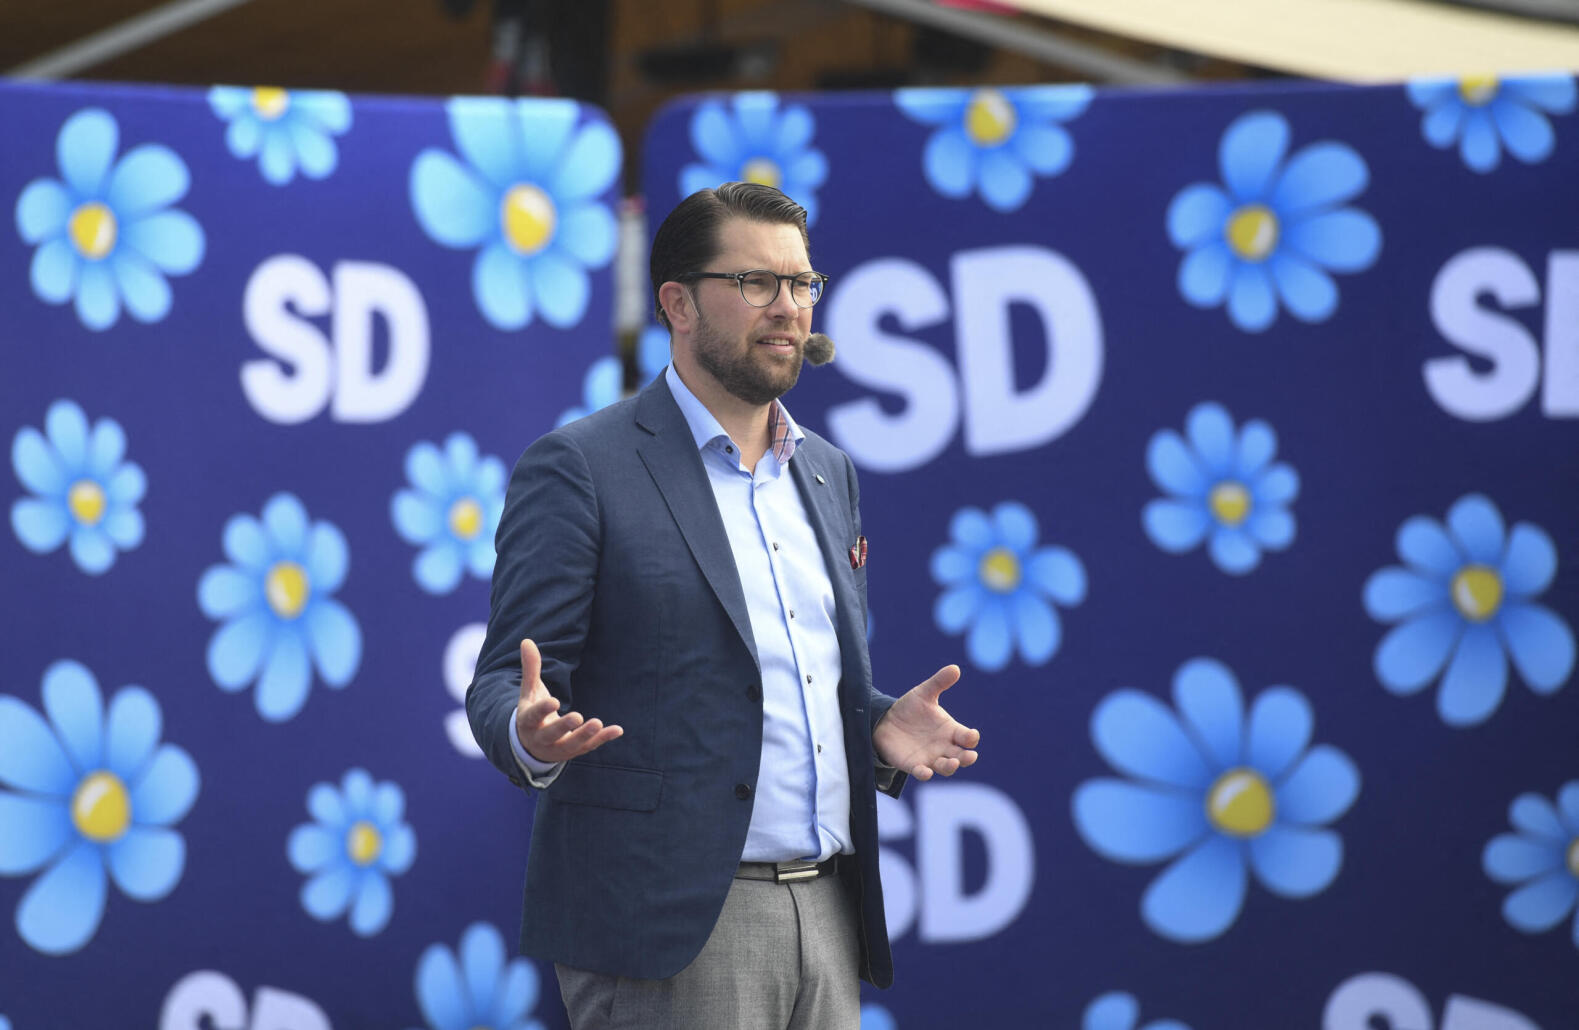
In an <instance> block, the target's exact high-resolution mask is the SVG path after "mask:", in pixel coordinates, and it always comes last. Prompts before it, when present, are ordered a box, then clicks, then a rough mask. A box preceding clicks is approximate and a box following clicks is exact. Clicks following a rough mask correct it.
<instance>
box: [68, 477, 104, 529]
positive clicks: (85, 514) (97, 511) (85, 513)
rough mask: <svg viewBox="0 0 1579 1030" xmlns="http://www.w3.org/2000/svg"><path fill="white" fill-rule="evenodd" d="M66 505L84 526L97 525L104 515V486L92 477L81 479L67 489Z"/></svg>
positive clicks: (73, 516)
mask: <svg viewBox="0 0 1579 1030" xmlns="http://www.w3.org/2000/svg"><path fill="white" fill-rule="evenodd" d="M66 507H68V508H70V509H71V516H72V518H74V519H76V520H77V521H78V522H80V523H82V524H83V525H84V526H96V525H98V524H99V520H100V519H102V518H103V517H104V487H102V486H100V485H99V484H97V483H95V482H94V481H93V480H91V479H79V480H77V481H76V482H75V483H72V484H71V489H70V490H68V491H66Z"/></svg>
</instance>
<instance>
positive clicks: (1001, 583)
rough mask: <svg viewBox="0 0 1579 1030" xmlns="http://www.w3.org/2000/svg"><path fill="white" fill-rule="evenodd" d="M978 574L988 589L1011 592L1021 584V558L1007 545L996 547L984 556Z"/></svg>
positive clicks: (1003, 592) (1001, 592) (1005, 592)
mask: <svg viewBox="0 0 1579 1030" xmlns="http://www.w3.org/2000/svg"><path fill="white" fill-rule="evenodd" d="M977 574H978V575H980V577H981V581H982V583H984V584H986V587H987V589H988V590H992V591H995V592H997V593H1000V594H1007V593H1010V592H1012V591H1013V590H1014V588H1015V587H1017V586H1019V585H1020V559H1018V558H1016V557H1015V556H1014V552H1013V551H1011V550H1009V549H1008V548H1007V547H994V548H993V549H992V550H990V551H988V552H987V553H986V554H985V555H983V556H982V559H981V564H980V565H979V566H978V567H977Z"/></svg>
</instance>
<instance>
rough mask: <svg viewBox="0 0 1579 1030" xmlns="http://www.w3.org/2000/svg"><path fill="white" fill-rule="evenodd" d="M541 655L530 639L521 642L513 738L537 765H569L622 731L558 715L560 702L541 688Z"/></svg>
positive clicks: (576, 714) (594, 721)
mask: <svg viewBox="0 0 1579 1030" xmlns="http://www.w3.org/2000/svg"><path fill="white" fill-rule="evenodd" d="M542 672H543V656H542V655H541V654H539V653H538V650H537V645H536V644H535V643H533V642H532V641H530V640H523V641H521V699H520V700H519V701H517V702H516V705H515V735H516V737H517V739H519V740H520V741H521V746H522V747H523V748H525V749H526V753H527V754H529V755H531V756H532V757H533V758H535V759H537V760H538V761H540V762H568V761H570V760H571V759H572V758H575V757H577V756H578V755H584V754H586V753H587V752H588V751H594V750H596V749H597V748H600V747H602V746H603V745H604V744H607V743H608V742H609V741H611V740H613V739H614V738H615V737H618V736H620V735H621V734H622V733H624V732H625V731H624V730H622V729H620V728H619V727H618V726H605V725H603V722H602V720H600V719H583V718H582V717H581V713H580V712H566V713H564V714H563V715H561V714H559V701H558V700H557V699H556V698H555V697H554V695H552V694H550V693H549V692H548V687H546V686H544V685H543V676H542Z"/></svg>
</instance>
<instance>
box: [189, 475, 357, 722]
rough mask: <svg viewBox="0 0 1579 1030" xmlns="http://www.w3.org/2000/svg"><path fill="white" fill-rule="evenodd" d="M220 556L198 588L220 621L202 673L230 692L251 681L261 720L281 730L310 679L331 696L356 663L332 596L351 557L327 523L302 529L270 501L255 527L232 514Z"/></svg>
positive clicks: (286, 506)
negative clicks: (319, 680)
mask: <svg viewBox="0 0 1579 1030" xmlns="http://www.w3.org/2000/svg"><path fill="white" fill-rule="evenodd" d="M224 547H225V555H226V557H228V558H229V559H230V561H231V563H232V564H229V565H214V566H210V567H209V569H208V570H207V571H206V572H204V573H203V578H202V579H201V580H200V581H199V582H198V585H197V601H198V605H199V606H200V607H201V608H202V609H203V614H204V615H207V616H208V617H209V618H210V619H214V620H216V621H223V623H224V625H222V626H220V627H219V629H217V630H215V631H214V635H213V637H212V638H211V639H210V640H209V642H208V674H209V675H210V676H212V677H213V678H214V682H215V683H216V684H217V685H218V686H219V688H220V689H221V690H224V691H228V692H234V691H238V690H241V689H243V688H244V687H246V686H247V685H248V684H250V683H252V682H253V681H254V680H256V681H257V686H258V690H257V694H256V696H255V697H254V702H255V703H256V705H257V708H258V714H259V715H261V716H263V718H265V719H267V720H268V721H270V722H283V721H284V720H286V719H289V718H290V717H291V716H293V715H295V714H296V713H297V712H299V711H301V708H302V705H303V704H305V703H306V701H307V690H308V687H310V686H311V685H312V670H313V667H314V666H316V667H317V669H318V675H319V676H320V677H322V679H323V681H324V682H325V683H326V684H327V685H329V686H330V687H333V688H336V689H338V688H340V687H343V686H345V685H346V684H347V683H349V682H351V677H352V676H354V675H356V670H357V666H358V665H360V664H361V661H362V631H361V628H360V627H359V626H358V625H357V622H356V618H355V617H354V616H353V615H352V614H351V613H350V612H349V611H348V610H347V609H346V607H345V606H344V605H342V604H341V603H340V602H339V601H336V600H334V598H333V595H334V592H335V591H336V590H338V589H340V585H341V584H342V583H344V582H345V573H346V567H347V565H348V564H349V563H350V552H349V549H348V548H347V547H346V543H345V536H344V535H343V534H342V533H341V532H340V530H338V529H336V528H335V526H334V525H333V524H332V523H329V522H322V521H320V522H315V523H312V524H310V525H309V523H308V521H307V512H306V509H304V508H303V507H302V502H301V501H299V500H297V499H296V497H295V496H293V495H292V494H288V493H280V494H275V495H274V496H273V497H271V498H269V502H268V503H267V504H265V505H264V506H263V518H262V521H261V522H260V521H259V520H258V519H255V518H253V517H252V516H250V515H245V514H238V515H233V516H231V517H230V519H229V520H228V521H227V522H226V523H225V532H224Z"/></svg>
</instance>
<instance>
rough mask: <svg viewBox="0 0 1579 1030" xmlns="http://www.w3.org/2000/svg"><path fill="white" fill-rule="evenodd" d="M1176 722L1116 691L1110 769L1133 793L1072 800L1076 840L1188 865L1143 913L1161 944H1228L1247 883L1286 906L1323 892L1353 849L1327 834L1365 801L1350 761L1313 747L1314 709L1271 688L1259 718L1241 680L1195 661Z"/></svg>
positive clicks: (1155, 704)
mask: <svg viewBox="0 0 1579 1030" xmlns="http://www.w3.org/2000/svg"><path fill="white" fill-rule="evenodd" d="M1173 701H1174V707H1175V709H1176V710H1177V714H1175V712H1174V711H1170V710H1169V709H1168V707H1167V706H1166V705H1164V704H1163V703H1162V702H1161V701H1158V700H1157V699H1156V698H1154V697H1152V696H1151V695H1150V694H1145V693H1142V692H1141V691H1138V690H1130V689H1124V690H1118V691H1115V692H1114V693H1112V694H1109V695H1108V696H1107V697H1106V698H1104V699H1103V700H1102V703H1101V704H1099V705H1098V706H1097V708H1096V711H1095V712H1094V713H1092V716H1091V739H1092V742H1093V743H1095V745H1096V748H1097V750H1098V751H1099V752H1101V754H1102V757H1103V758H1105V759H1106V760H1107V761H1108V764H1110V765H1111V766H1113V768H1115V769H1116V770H1118V771H1119V772H1122V773H1124V774H1126V775H1128V776H1131V777H1133V779H1127V780H1125V779H1113V778H1106V779H1095V780H1087V781H1086V782H1085V783H1082V784H1081V785H1080V786H1079V787H1078V788H1077V789H1076V790H1075V793H1074V799H1073V800H1074V803H1073V809H1074V819H1075V828H1076V829H1077V830H1079V832H1080V836H1081V837H1082V838H1083V839H1084V840H1085V842H1086V843H1087V844H1088V845H1090V846H1091V848H1092V849H1093V850H1094V851H1096V852H1097V853H1098V854H1100V855H1101V856H1102V857H1104V858H1107V859H1109V860H1111V861H1114V862H1123V863H1126V864H1131V865H1143V864H1150V863H1153V862H1160V861H1162V860H1164V859H1169V858H1173V857H1174V856H1179V857H1178V858H1177V859H1175V861H1173V862H1172V864H1170V865H1169V866H1168V868H1167V869H1165V870H1164V871H1163V872H1162V873H1161V874H1160V875H1159V876H1158V877H1157V878H1156V879H1154V880H1153V881H1152V882H1151V885H1150V886H1149V887H1147V888H1146V893H1145V895H1144V897H1142V899H1141V907H1140V911H1141V918H1142V919H1143V920H1144V921H1145V923H1146V925H1147V926H1148V927H1150V928H1151V929H1152V931H1153V932H1155V933H1157V934H1159V935H1161V936H1163V937H1166V938H1168V939H1169V940H1173V941H1179V942H1182V943H1197V942H1200V941H1206V940H1210V939H1211V938H1213V937H1216V936H1218V935H1219V934H1221V933H1223V932H1224V931H1226V930H1227V929H1228V928H1229V927H1230V926H1232V925H1233V922H1234V920H1235V919H1237V918H1238V917H1239V912H1240V910H1241V909H1242V908H1243V907H1244V901H1245V893H1246V886H1247V880H1248V877H1247V876H1246V870H1247V869H1248V870H1249V871H1250V872H1252V873H1254V875H1255V878H1256V880H1257V881H1258V882H1259V883H1260V884H1261V885H1262V886H1263V887H1265V888H1267V889H1268V890H1270V891H1272V892H1273V893H1274V894H1277V895H1280V896H1282V897H1285V898H1308V897H1311V896H1313V895H1315V894H1319V893H1320V892H1321V891H1323V890H1325V889H1326V888H1327V886H1328V885H1329V884H1331V883H1332V881H1333V879H1334V878H1335V877H1336V876H1337V875H1338V869H1339V867H1340V866H1341V865H1342V864H1343V840H1342V838H1341V837H1339V835H1338V834H1337V833H1336V832H1334V831H1332V830H1328V829H1323V827H1324V826H1325V825H1326V824H1328V823H1330V822H1332V821H1333V820H1334V819H1336V818H1338V817H1339V816H1340V815H1342V814H1343V813H1344V812H1346V811H1348V809H1349V806H1350V805H1352V804H1353V803H1354V799H1355V797H1356V796H1357V795H1358V794H1359V790H1360V774H1359V770H1358V769H1356V768H1355V765H1354V763H1353V762H1352V761H1350V760H1349V757H1348V756H1347V755H1345V754H1344V753H1343V752H1342V751H1339V750H1338V749H1336V748H1333V747H1330V746H1327V745H1318V746H1316V747H1311V746H1310V738H1311V730H1312V729H1313V727H1314V724H1315V716H1314V714H1313V713H1312V711H1311V707H1310V702H1309V701H1307V700H1306V699H1305V695H1303V694H1301V693H1300V692H1299V691H1297V690H1295V689H1293V688H1292V687H1282V686H1278V687H1268V688H1267V689H1266V690H1263V691H1262V692H1261V693H1260V694H1259V695H1258V696H1257V697H1256V699H1255V703H1254V704H1253V705H1252V706H1251V708H1250V712H1249V716H1248V718H1247V717H1246V715H1245V711H1244V703H1243V700H1242V697H1241V694H1240V691H1239V683H1238V681H1237V680H1236V679H1235V678H1234V674H1233V672H1232V671H1231V670H1230V669H1229V668H1228V667H1227V666H1225V665H1223V664H1222V663H1221V662H1217V661H1213V660H1212V659H1209V658H1195V659H1192V660H1190V661H1188V662H1185V663H1184V664H1183V665H1182V666H1180V667H1179V671H1178V672H1177V673H1176V674H1175V676H1174V679H1173Z"/></svg>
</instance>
